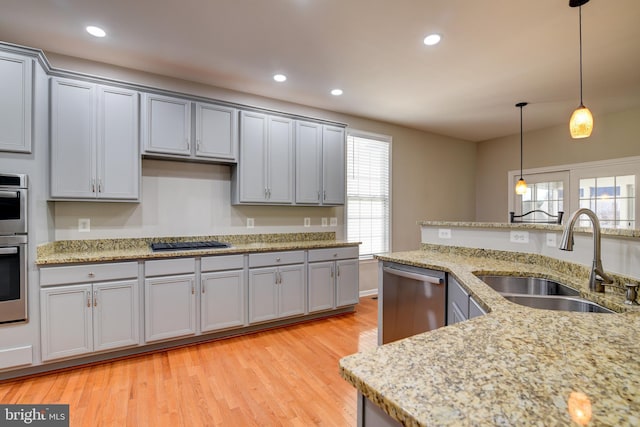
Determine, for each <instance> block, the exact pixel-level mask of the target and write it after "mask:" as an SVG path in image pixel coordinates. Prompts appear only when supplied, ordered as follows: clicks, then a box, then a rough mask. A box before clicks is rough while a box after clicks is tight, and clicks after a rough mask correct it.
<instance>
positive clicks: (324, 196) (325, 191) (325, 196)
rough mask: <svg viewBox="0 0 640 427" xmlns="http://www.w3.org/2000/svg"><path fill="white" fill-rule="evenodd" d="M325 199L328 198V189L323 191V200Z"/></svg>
mask: <svg viewBox="0 0 640 427" xmlns="http://www.w3.org/2000/svg"><path fill="white" fill-rule="evenodd" d="M325 200H327V190H324V191H323V192H322V201H325Z"/></svg>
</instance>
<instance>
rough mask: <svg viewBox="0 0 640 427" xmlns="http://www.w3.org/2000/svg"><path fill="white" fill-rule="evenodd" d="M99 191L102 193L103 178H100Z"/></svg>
mask: <svg viewBox="0 0 640 427" xmlns="http://www.w3.org/2000/svg"><path fill="white" fill-rule="evenodd" d="M98 193H102V178H100V179H99V180H98Z"/></svg>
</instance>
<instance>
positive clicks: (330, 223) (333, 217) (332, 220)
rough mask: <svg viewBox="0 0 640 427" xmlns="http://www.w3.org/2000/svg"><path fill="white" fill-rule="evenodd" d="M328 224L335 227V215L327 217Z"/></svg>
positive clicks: (336, 224)
mask: <svg viewBox="0 0 640 427" xmlns="http://www.w3.org/2000/svg"><path fill="white" fill-rule="evenodd" d="M329 225H330V226H331V227H337V226H338V218H337V217H335V216H332V217H331V218H329Z"/></svg>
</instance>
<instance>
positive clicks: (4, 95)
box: [0, 52, 33, 153]
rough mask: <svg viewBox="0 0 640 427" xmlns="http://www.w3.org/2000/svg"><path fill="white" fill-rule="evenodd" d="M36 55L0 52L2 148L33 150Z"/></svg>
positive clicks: (0, 135)
mask: <svg viewBox="0 0 640 427" xmlns="http://www.w3.org/2000/svg"><path fill="white" fill-rule="evenodd" d="M32 96H33V59H31V58H29V57H24V56H20V55H15V54H11V53H7V52H0V151H14V152H21V153H30V152H31V123H32V99H33V98H32Z"/></svg>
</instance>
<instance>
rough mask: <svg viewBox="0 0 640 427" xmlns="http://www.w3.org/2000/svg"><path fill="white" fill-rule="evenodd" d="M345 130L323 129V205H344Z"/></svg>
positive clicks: (331, 127)
mask: <svg viewBox="0 0 640 427" xmlns="http://www.w3.org/2000/svg"><path fill="white" fill-rule="evenodd" d="M344 150H345V144H344V129H343V128H340V127H335V126H327V125H324V126H323V128H322V181H323V183H322V187H323V194H322V196H323V197H322V203H323V204H325V205H344V188H345V157H344Z"/></svg>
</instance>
